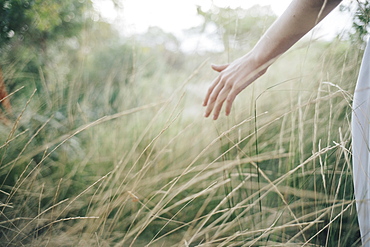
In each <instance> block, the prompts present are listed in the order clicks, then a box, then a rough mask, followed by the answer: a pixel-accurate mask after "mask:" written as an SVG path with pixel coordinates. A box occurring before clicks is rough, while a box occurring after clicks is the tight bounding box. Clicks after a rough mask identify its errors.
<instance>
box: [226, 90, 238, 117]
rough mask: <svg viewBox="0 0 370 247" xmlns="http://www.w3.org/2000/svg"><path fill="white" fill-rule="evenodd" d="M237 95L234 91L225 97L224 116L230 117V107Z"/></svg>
mask: <svg viewBox="0 0 370 247" xmlns="http://www.w3.org/2000/svg"><path fill="white" fill-rule="evenodd" d="M237 95H238V92H236V91H235V90H231V91H230V93H229V95H228V96H227V98H226V106H225V114H226V116H229V115H230V112H231V107H232V105H233V103H234V100H235V98H236V96H237Z"/></svg>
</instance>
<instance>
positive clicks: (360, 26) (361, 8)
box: [340, 0, 370, 46]
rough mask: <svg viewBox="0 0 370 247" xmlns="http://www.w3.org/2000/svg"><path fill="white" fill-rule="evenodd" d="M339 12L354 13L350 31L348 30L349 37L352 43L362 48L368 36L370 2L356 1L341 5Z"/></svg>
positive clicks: (366, 0) (365, 0)
mask: <svg viewBox="0 0 370 247" xmlns="http://www.w3.org/2000/svg"><path fill="white" fill-rule="evenodd" d="M340 10H341V11H348V12H354V13H353V19H352V20H353V22H352V29H351V30H349V37H350V39H351V41H352V42H354V43H357V44H360V46H362V45H363V44H364V43H365V42H366V39H367V37H368V34H369V23H370V1H369V0H356V1H350V2H346V3H344V4H342V5H341V6H340Z"/></svg>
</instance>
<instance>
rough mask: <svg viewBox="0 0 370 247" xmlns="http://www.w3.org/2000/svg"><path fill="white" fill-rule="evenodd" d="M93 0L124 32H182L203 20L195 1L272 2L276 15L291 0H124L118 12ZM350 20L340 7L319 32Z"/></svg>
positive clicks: (245, 5)
mask: <svg viewBox="0 0 370 247" xmlns="http://www.w3.org/2000/svg"><path fill="white" fill-rule="evenodd" d="M93 2H94V3H95V4H94V5H95V7H96V8H98V9H99V10H100V12H101V14H102V16H103V18H105V19H107V20H108V21H110V22H112V23H120V29H121V30H122V32H123V33H142V32H145V31H146V30H147V28H148V27H150V26H158V27H161V28H162V29H163V30H164V31H166V32H172V33H175V34H179V33H181V31H182V30H184V29H188V28H191V27H194V26H197V25H199V24H200V23H201V18H200V17H199V16H197V12H196V5H199V6H201V7H202V9H203V10H207V9H209V8H210V7H211V6H212V4H214V5H216V6H218V7H232V8H236V7H242V8H250V7H251V6H253V5H255V4H259V5H270V6H271V8H272V10H273V11H274V12H275V13H276V14H277V15H281V14H282V13H283V11H284V10H285V9H286V7H287V6H288V5H289V3H290V2H291V0H155V1H154V0H121V3H122V6H123V8H122V10H120V11H119V13H117V12H116V11H115V10H114V6H113V4H112V2H111V0H93ZM118 17H119V18H118ZM118 19H120V20H121V21H118ZM350 23H351V18H350V16H349V15H346V14H344V13H340V12H339V10H338V8H337V10H336V11H334V12H333V13H331V14H330V15H329V16H328V17H327V18H326V19H325V20H324V21H323V22H322V24H320V30H322V32H321V33H320V34H321V35H323V34H325V35H327V38H330V37H333V36H334V35H335V34H336V33H338V32H340V31H341V30H343V27H346V26H348V25H350Z"/></svg>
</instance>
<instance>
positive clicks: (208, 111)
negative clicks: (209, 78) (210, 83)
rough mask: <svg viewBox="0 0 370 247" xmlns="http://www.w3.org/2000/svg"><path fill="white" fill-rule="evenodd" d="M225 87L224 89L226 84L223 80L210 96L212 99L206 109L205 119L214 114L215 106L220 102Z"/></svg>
mask: <svg viewBox="0 0 370 247" xmlns="http://www.w3.org/2000/svg"><path fill="white" fill-rule="evenodd" d="M223 87H224V83H223V82H222V80H221V81H220V83H219V84H218V85H217V86H216V87H215V88H214V90H213V92H212V94H211V95H210V97H209V99H208V102H207V108H206V111H205V113H204V116H205V117H208V116H209V115H210V114H211V112H212V110H213V108H214V106H215V103H216V101H218V97H219V94H220V92H221V90H222V89H223Z"/></svg>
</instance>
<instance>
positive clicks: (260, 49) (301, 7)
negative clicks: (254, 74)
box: [249, 0, 341, 68]
mask: <svg viewBox="0 0 370 247" xmlns="http://www.w3.org/2000/svg"><path fill="white" fill-rule="evenodd" d="M340 2H341V0H293V1H292V3H291V4H290V5H289V7H288V8H287V9H286V11H285V12H284V13H283V14H282V15H281V16H280V17H279V18H278V19H277V20H276V21H275V23H274V24H273V25H272V26H271V27H270V28H269V29H268V30H267V31H266V33H265V34H264V35H263V36H262V37H261V39H260V40H259V42H258V43H257V44H256V46H255V47H254V49H253V50H252V51H251V52H250V54H249V55H251V54H252V56H253V57H254V59H255V60H256V61H257V62H258V63H259V64H260V66H262V67H266V68H267V67H268V66H269V65H270V64H271V63H272V62H273V61H274V60H275V59H276V58H277V57H279V56H280V55H281V54H283V53H284V52H286V51H287V50H288V49H289V48H290V47H291V46H293V45H294V44H295V43H296V42H297V41H298V40H299V39H301V38H302V37H303V36H304V35H305V34H306V33H308V32H309V31H310V30H311V29H312V28H313V27H314V26H316V24H317V23H319V22H320V21H321V20H322V19H323V18H324V17H325V16H326V15H327V14H328V13H330V11H332V10H333V9H334V8H335V7H336V6H337V5H338V4H339V3H340ZM292 24H294V25H292Z"/></svg>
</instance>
